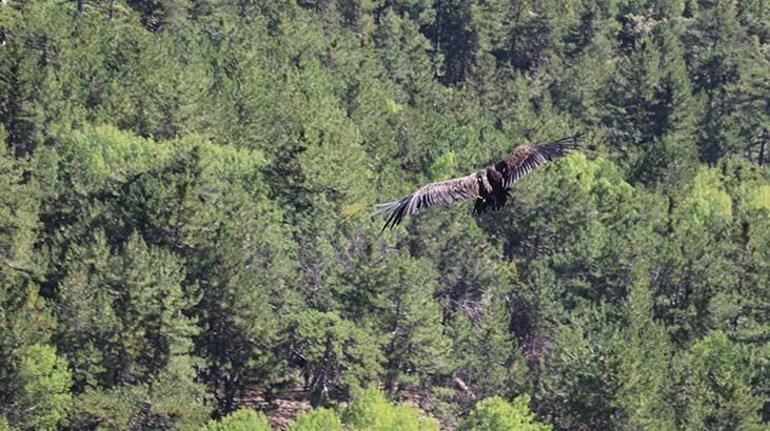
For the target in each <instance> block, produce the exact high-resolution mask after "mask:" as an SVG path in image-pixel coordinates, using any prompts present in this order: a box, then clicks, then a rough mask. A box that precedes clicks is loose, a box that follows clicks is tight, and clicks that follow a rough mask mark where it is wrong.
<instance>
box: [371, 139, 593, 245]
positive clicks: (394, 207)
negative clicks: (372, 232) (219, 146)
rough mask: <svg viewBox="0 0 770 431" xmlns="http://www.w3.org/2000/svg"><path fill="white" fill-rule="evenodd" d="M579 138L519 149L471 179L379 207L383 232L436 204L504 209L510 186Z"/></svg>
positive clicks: (441, 183)
mask: <svg viewBox="0 0 770 431" xmlns="http://www.w3.org/2000/svg"><path fill="white" fill-rule="evenodd" d="M577 138H578V135H575V136H571V137H568V138H563V139H559V140H558V141H552V142H543V143H536V144H531V145H522V146H519V147H516V148H515V149H514V150H513V152H512V153H511V154H509V155H508V156H507V157H506V158H505V159H503V160H502V161H500V162H498V163H496V164H494V165H489V166H487V167H485V168H483V169H480V170H478V171H477V172H474V173H472V174H470V175H468V176H465V177H460V178H454V179H451V180H446V181H439V182H436V183H431V184H428V185H426V186H424V187H422V188H420V189H419V190H417V191H416V192H414V193H413V194H411V195H409V196H406V197H404V198H403V199H400V200H397V201H393V202H387V203H384V204H379V205H377V206H378V208H379V210H378V212H380V213H384V214H385V217H387V219H386V220H385V225H384V226H383V228H382V229H383V230H385V229H387V228H388V227H391V228H392V227H393V226H396V225H397V224H399V223H401V221H402V220H403V219H404V217H406V216H408V215H411V214H415V213H417V212H419V211H421V210H423V209H425V208H428V207H431V206H433V205H436V204H440V203H443V204H452V203H455V202H459V201H462V200H466V199H471V198H475V199H476V202H475V204H474V205H473V213H474V214H482V213H484V212H486V211H488V210H490V209H492V210H498V209H500V208H502V207H503V206H504V205H505V203H506V201H507V198H508V191H509V190H510V188H511V184H513V183H515V182H516V181H518V180H520V179H521V178H523V177H524V176H526V175H527V174H529V173H530V172H532V171H533V170H535V169H536V168H538V167H539V166H541V165H544V164H546V163H548V162H550V161H552V160H554V159H556V158H557V157H561V156H563V155H564V154H565V153H566V152H567V151H568V150H570V149H573V148H575V147H576V146H577Z"/></svg>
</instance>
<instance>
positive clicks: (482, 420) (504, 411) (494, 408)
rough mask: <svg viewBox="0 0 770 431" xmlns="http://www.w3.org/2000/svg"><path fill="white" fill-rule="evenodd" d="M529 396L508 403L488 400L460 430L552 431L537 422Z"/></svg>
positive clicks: (499, 400)
mask: <svg viewBox="0 0 770 431" xmlns="http://www.w3.org/2000/svg"><path fill="white" fill-rule="evenodd" d="M529 402H530V398H529V395H522V396H519V397H516V399H514V400H513V402H512V403H508V402H506V401H505V400H503V399H502V398H500V397H492V398H487V399H485V400H483V401H480V402H479V403H478V404H476V407H475V408H474V409H473V411H472V412H471V413H470V414H469V415H468V417H467V418H466V419H465V420H464V421H463V422H462V423H461V424H460V427H459V428H458V429H459V430H461V431H486V430H489V431H550V430H551V427H550V426H548V425H546V424H543V423H540V422H538V421H537V420H536V418H535V415H534V413H532V411H530V409H529Z"/></svg>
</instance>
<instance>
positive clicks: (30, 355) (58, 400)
mask: <svg viewBox="0 0 770 431" xmlns="http://www.w3.org/2000/svg"><path fill="white" fill-rule="evenodd" d="M18 357H19V364H17V367H16V378H15V381H14V382H13V385H12V386H10V387H7V388H9V389H11V388H12V389H15V392H16V396H15V398H14V400H13V402H12V403H11V404H10V406H9V408H8V409H7V410H5V411H4V413H5V415H6V417H8V419H9V421H10V423H11V425H12V426H14V427H15V428H17V429H20V430H42V431H46V430H55V429H58V428H57V426H58V425H59V423H60V422H61V420H62V419H63V418H64V416H65V415H66V413H67V410H68V408H69V406H70V402H71V400H72V394H71V393H70V384H71V376H70V372H69V370H68V369H67V361H66V360H65V359H64V358H63V357H61V356H59V355H57V354H56V350H55V349H54V348H53V347H51V346H48V345H41V344H34V345H31V346H28V347H26V348H24V349H23V350H22V351H21V352H19V353H18Z"/></svg>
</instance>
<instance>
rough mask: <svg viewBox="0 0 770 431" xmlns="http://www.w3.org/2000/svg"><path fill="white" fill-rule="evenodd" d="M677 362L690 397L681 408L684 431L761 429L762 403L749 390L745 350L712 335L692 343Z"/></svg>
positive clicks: (749, 376) (749, 368)
mask: <svg viewBox="0 0 770 431" xmlns="http://www.w3.org/2000/svg"><path fill="white" fill-rule="evenodd" d="M680 361H681V362H679V367H683V368H682V369H681V371H680V372H681V375H682V377H683V378H684V379H685V382H686V383H685V388H686V391H687V393H688V394H692V399H690V400H688V401H689V402H688V403H687V404H686V406H685V407H684V408H685V410H686V414H685V416H683V417H684V418H686V419H685V420H684V421H683V424H682V425H683V426H684V429H687V430H695V429H731V428H732V429H746V430H760V429H764V428H765V427H764V426H763V425H762V424H761V423H760V416H759V409H760V407H761V404H762V400H761V399H760V398H759V397H757V396H756V395H754V394H753V393H752V390H751V381H752V378H753V376H752V374H753V373H754V371H753V369H752V368H751V367H750V366H748V364H749V363H750V362H751V357H750V354H749V352H748V350H747V349H746V348H745V347H743V346H741V345H739V344H736V343H734V342H732V341H730V340H729V339H728V338H727V336H726V335H725V334H724V333H722V332H716V333H714V334H711V335H708V336H706V337H704V338H703V339H702V340H700V341H698V342H697V343H695V344H694V345H693V346H692V348H691V349H690V350H689V351H688V352H685V353H683V355H682V357H680ZM685 364H686V365H685Z"/></svg>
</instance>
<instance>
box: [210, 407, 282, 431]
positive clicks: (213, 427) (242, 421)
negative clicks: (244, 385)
mask: <svg viewBox="0 0 770 431" xmlns="http://www.w3.org/2000/svg"><path fill="white" fill-rule="evenodd" d="M271 429H272V428H271V427H270V421H269V420H268V419H267V416H265V414H264V413H262V412H256V411H254V410H251V409H247V408H242V409H238V410H236V411H234V412H232V413H230V414H229V415H227V416H225V417H223V418H222V419H219V420H216V421H215V420H210V421H208V422H207V423H206V425H205V426H204V427H203V431H270V430H271Z"/></svg>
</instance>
